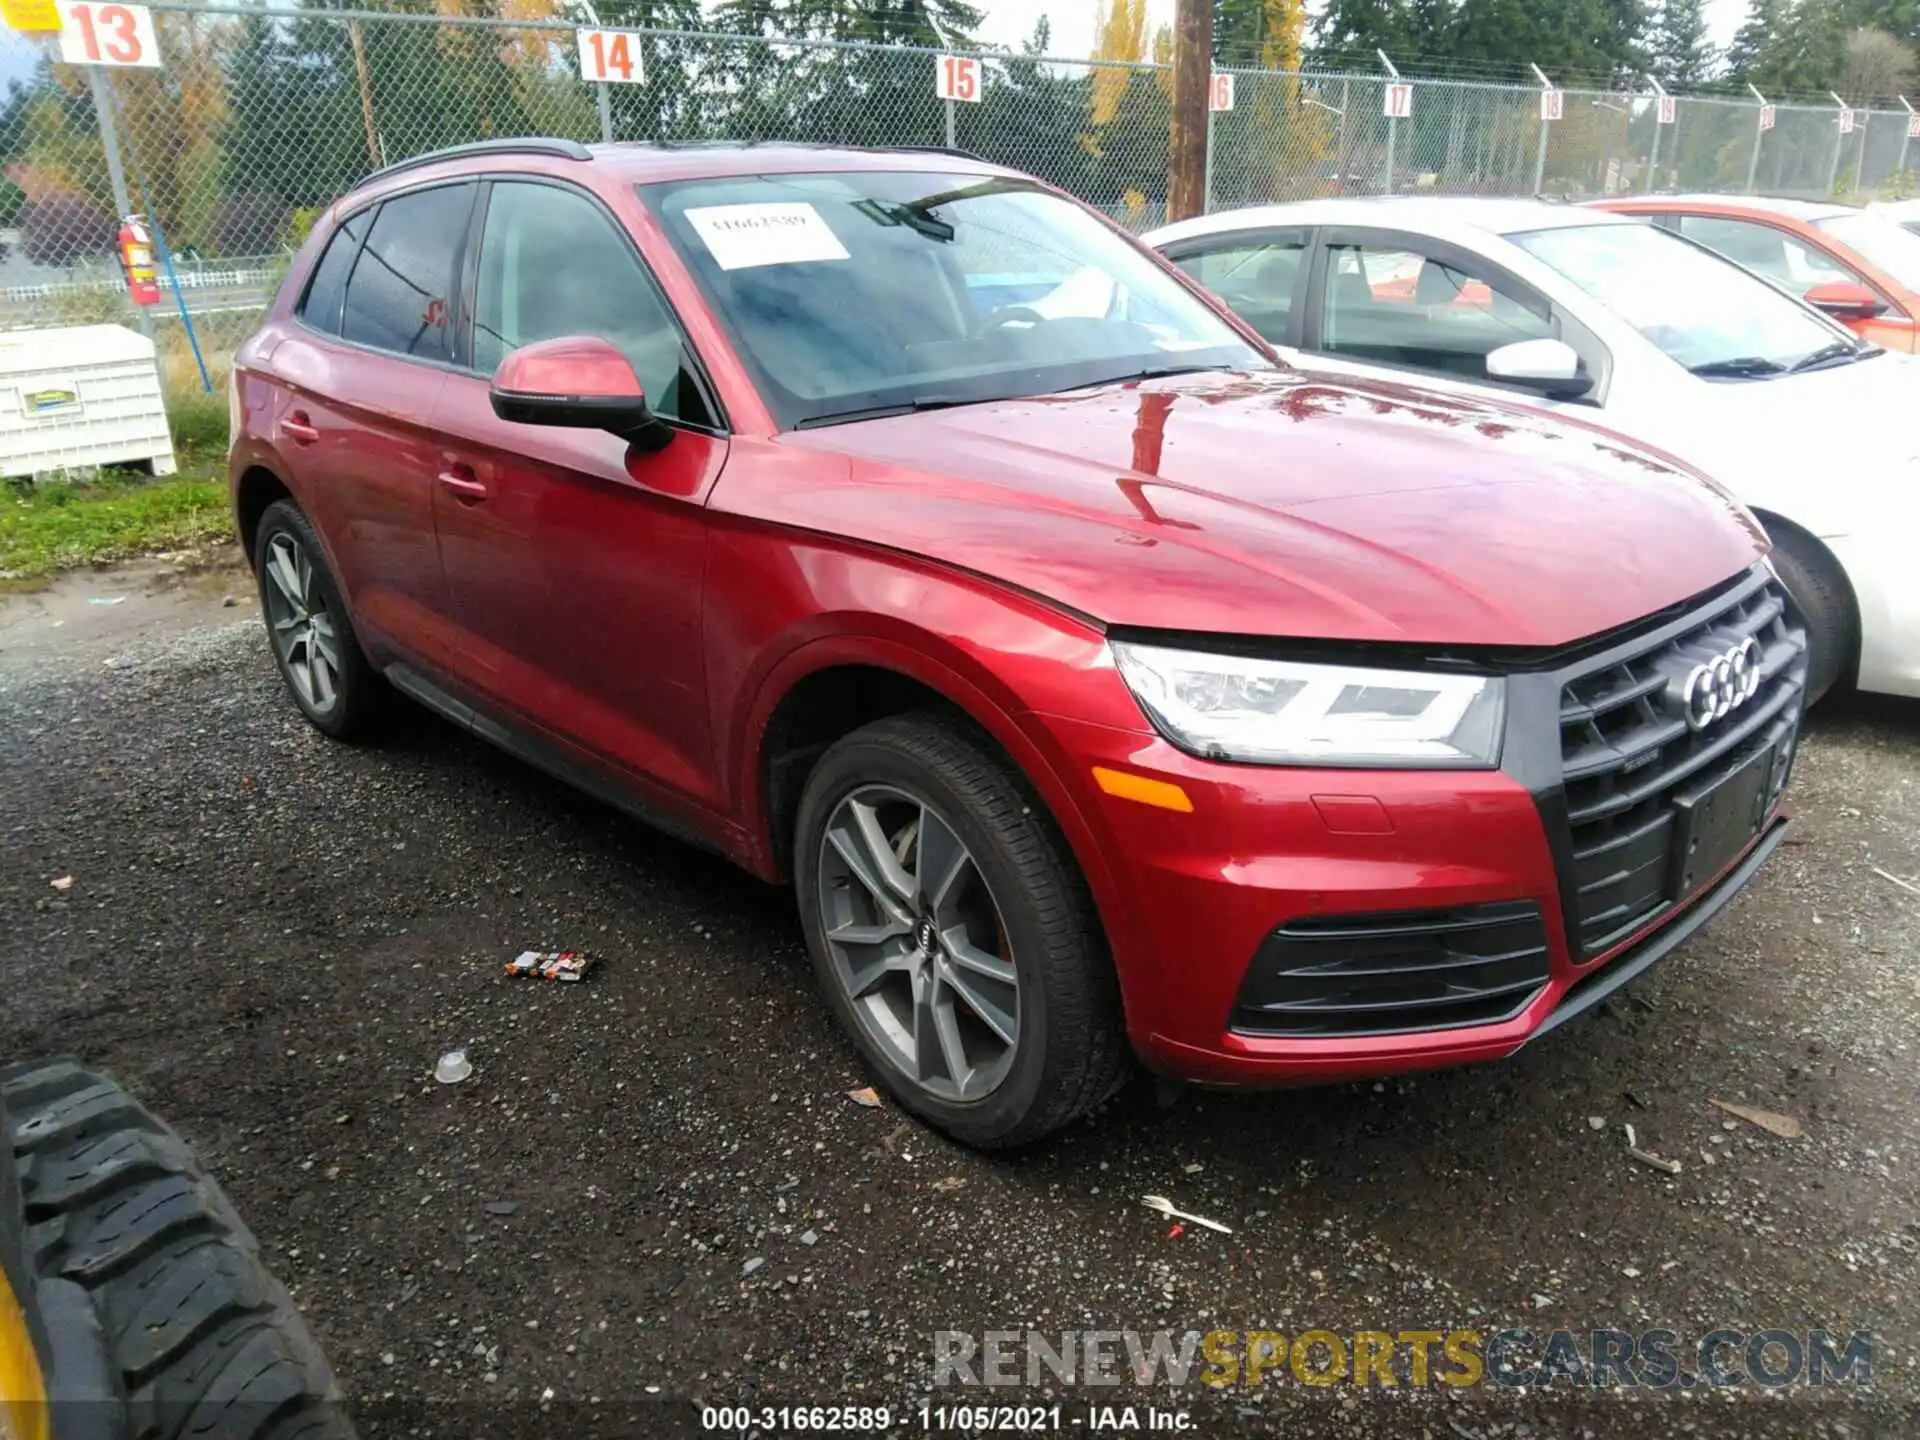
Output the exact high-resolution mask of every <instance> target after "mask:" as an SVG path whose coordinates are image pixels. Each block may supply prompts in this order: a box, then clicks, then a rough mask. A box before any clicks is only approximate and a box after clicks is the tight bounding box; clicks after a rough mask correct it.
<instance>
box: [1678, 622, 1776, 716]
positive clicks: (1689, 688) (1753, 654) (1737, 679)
mask: <svg viewBox="0 0 1920 1440" xmlns="http://www.w3.org/2000/svg"><path fill="white" fill-rule="evenodd" d="M1759 688H1760V642H1759V641H1758V640H1755V639H1754V638H1753V637H1752V636H1751V635H1749V636H1748V637H1747V638H1746V639H1744V640H1742V641H1741V642H1740V643H1739V644H1738V645H1735V646H1733V647H1732V648H1731V649H1729V650H1726V651H1725V652H1723V653H1722V654H1719V655H1716V656H1714V657H1713V658H1712V659H1711V660H1704V661H1702V662H1701V663H1700V664H1698V665H1696V666H1694V667H1693V669H1692V670H1691V671H1689V672H1688V674H1687V679H1686V683H1685V685H1683V686H1682V687H1681V691H1680V703H1681V706H1682V708H1683V709H1684V711H1685V713H1686V717H1687V728H1688V729H1689V730H1704V729H1706V728H1707V726H1709V725H1711V724H1713V722H1714V721H1716V720H1721V719H1724V718H1725V717H1726V716H1727V714H1728V713H1729V712H1731V711H1732V710H1734V709H1735V708H1736V707H1738V706H1741V705H1744V704H1746V703H1747V701H1749V700H1751V699H1752V698H1753V696H1754V692H1755V691H1757V690H1758V689H1759Z"/></svg>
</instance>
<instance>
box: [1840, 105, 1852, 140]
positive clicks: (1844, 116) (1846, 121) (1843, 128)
mask: <svg viewBox="0 0 1920 1440" xmlns="http://www.w3.org/2000/svg"><path fill="white" fill-rule="evenodd" d="M1840 133H1841V134H1842V135H1851V134H1852V133H1853V111H1851V110H1842V111H1841V112H1840Z"/></svg>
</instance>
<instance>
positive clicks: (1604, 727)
mask: <svg viewBox="0 0 1920 1440" xmlns="http://www.w3.org/2000/svg"><path fill="white" fill-rule="evenodd" d="M1749 636H1751V637H1752V638H1753V639H1754V640H1756V641H1757V642H1758V644H1759V647H1760V651H1761V661H1760V683H1759V688H1758V689H1757V690H1756V691H1755V692H1754V694H1753V695H1752V696H1751V698H1749V699H1747V700H1746V701H1745V702H1744V703H1742V704H1740V705H1738V706H1736V707H1735V708H1734V709H1733V710H1732V711H1731V712H1729V713H1728V714H1727V715H1725V716H1724V717H1723V718H1721V719H1718V720H1715V721H1712V722H1710V723H1709V724H1707V725H1706V726H1705V727H1704V728H1703V729H1700V730H1694V729H1692V728H1690V727H1689V725H1688V723H1687V720H1686V716H1685V715H1684V713H1683V712H1682V710H1681V709H1680V707H1679V706H1678V704H1677V703H1676V700H1675V698H1674V692H1675V691H1676V690H1677V689H1678V685H1677V683H1676V680H1675V677H1676V676H1684V675H1685V674H1686V673H1687V672H1688V671H1689V670H1690V669H1691V668H1692V667H1693V666H1694V665H1695V664H1697V663H1699V662H1700V661H1701V660H1703V659H1705V658H1707V657H1710V656H1712V655H1716V654H1720V653H1724V652H1725V651H1727V650H1728V649H1729V648H1731V647H1733V646H1737V645H1739V644H1740V643H1741V642H1742V641H1743V640H1745V639H1746V638H1748V637H1749ZM1623 648H1624V650H1625V653H1624V654H1623V653H1622V649H1623ZM1806 676H1807V640H1806V632H1805V630H1803V629H1802V628H1801V627H1800V625H1799V624H1798V622H1797V620H1796V618H1795V617H1794V616H1793V614H1792V613H1791V611H1790V609H1789V607H1788V602H1787V597H1786V592H1785V591H1784V590H1783V589H1782V588H1781V587H1780V585H1779V584H1778V582H1776V581H1774V580H1772V579H1770V578H1769V579H1764V580H1762V579H1760V578H1758V577H1756V579H1755V580H1754V581H1753V582H1752V583H1748V584H1743V585H1741V586H1739V587H1736V588H1735V589H1734V590H1733V592H1732V593H1730V594H1727V595H1723V596H1721V597H1720V598H1718V599H1716V600H1714V601H1712V602H1710V603H1709V604H1707V605H1706V606H1704V607H1702V609H1701V610H1700V611H1699V612H1698V613H1697V614H1696V615H1694V616H1690V617H1688V618H1687V620H1686V622H1685V623H1684V625H1682V626H1680V627H1679V628H1678V629H1677V631H1676V628H1675V627H1674V626H1671V625H1667V626H1662V627H1661V628H1660V629H1659V630H1657V631H1656V632H1654V634H1653V635H1652V636H1650V637H1649V638H1648V640H1647V642H1646V644H1645V645H1644V647H1641V648H1635V647H1633V646H1632V644H1631V643H1629V644H1628V645H1627V646H1625V647H1615V648H1614V649H1612V650H1610V651H1609V652H1608V653H1607V654H1606V655H1605V656H1603V657H1601V658H1600V659H1598V660H1596V661H1592V662H1589V667H1588V668H1586V669H1583V670H1581V671H1579V672H1578V673H1575V674H1574V675H1572V676H1570V677H1567V678H1566V679H1565V682H1564V684H1563V685H1562V687H1561V691H1560V755H1561V774H1562V783H1563V787H1564V794H1565V802H1566V824H1567V830H1568V841H1569V850H1568V854H1569V863H1568V865H1567V866H1566V867H1564V869H1563V876H1562V879H1563V885H1562V892H1563V893H1562V904H1563V907H1564V908H1565V910H1566V912H1567V930H1568V940H1569V942H1570V943H1571V945H1572V948H1573V953H1574V958H1575V959H1576V960H1579V959H1584V958H1586V957H1588V956H1592V955H1595V954H1598V953H1599V952H1601V951H1603V950H1605V949H1607V948H1608V947H1609V946H1610V945H1613V944H1615V943H1617V942H1618V941H1620V940H1622V939H1624V938H1626V936H1627V935H1629V934H1630V933H1631V932H1632V931H1633V930H1635V929H1636V928H1638V927H1639V926H1642V925H1645V924H1646V923H1648V922H1649V921H1651V920H1653V919H1655V918H1657V917H1658V916H1659V915H1660V914H1661V913H1662V912H1663V911H1664V910H1666V909H1667V908H1668V907H1669V906H1671V905H1673V904H1675V903H1676V902H1678V901H1680V900H1683V899H1685V898H1686V897H1687V895H1688V894H1690V893H1691V892H1692V891H1694V890H1696V889H1698V888H1699V887H1700V886H1701V885H1703V884H1705V883H1706V882H1707V881H1708V880H1710V879H1712V876H1711V875H1707V874H1699V873H1697V870H1696V869H1695V868H1691V864H1690V857H1688V856H1676V855H1675V853H1674V851H1675V845H1676V842H1677V839H1678V836H1679V834H1680V830H1681V811H1680V807H1681V806H1685V805H1690V804H1692V803H1693V799H1694V797H1695V796H1697V795H1699V794H1700V793H1701V792H1702V791H1703V790H1705V788H1706V787H1707V786H1708V785H1709V784H1711V783H1712V782H1713V781H1714V780H1717V779H1720V778H1721V777H1724V776H1732V775H1735V774H1736V773H1737V772H1738V771H1740V770H1741V769H1742V768H1743V767H1745V766H1747V765H1748V764H1763V763H1765V762H1763V761H1760V760H1758V759H1757V758H1756V757H1758V756H1760V755H1761V754H1763V753H1764V752H1767V751H1769V750H1771V751H1772V754H1773V761H1772V768H1771V772H1770V774H1769V775H1768V776H1767V777H1765V779H1764V782H1763V783H1762V785H1761V789H1762V793H1763V795H1764V806H1763V807H1762V808H1763V809H1764V810H1766V811H1771V809H1772V808H1773V806H1774V805H1775V804H1776V803H1777V802H1778V801H1779V798H1780V795H1781V792H1782V791H1783V790H1784V789H1785V787H1786V780H1787V772H1788V770H1789V768H1790V766H1791V762H1792V757H1793V741H1794V735H1795V732H1796V729H1797V726H1798V724H1799V718H1800V705H1801V695H1802V692H1803V691H1804V689H1805V686H1806ZM1727 858H1729V859H1730V858H1731V857H1727Z"/></svg>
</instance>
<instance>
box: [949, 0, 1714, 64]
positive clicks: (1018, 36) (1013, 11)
mask: <svg viewBox="0 0 1920 1440" xmlns="http://www.w3.org/2000/svg"><path fill="white" fill-rule="evenodd" d="M976 3H979V0H976ZM1548 3H1551V0H1548ZM983 8H984V9H985V10H986V12H987V18H986V20H985V22H984V23H983V24H982V25H981V27H980V34H981V37H982V38H983V39H986V40H991V41H993V42H994V43H995V44H999V45H1008V46H1013V45H1018V44H1019V43H1020V42H1021V41H1022V40H1025V39H1026V38H1027V37H1028V36H1029V35H1031V34H1032V33H1033V25H1034V22H1035V21H1036V20H1038V19H1039V18H1040V17H1041V16H1042V15H1046V16H1047V17H1049V18H1050V19H1051V20H1052V21H1053V45H1052V47H1051V48H1052V50H1053V53H1054V54H1056V55H1064V56H1070V57H1071V56H1081V55H1090V54H1092V53H1093V35H1094V29H1095V27H1096V25H1097V23H1098V17H1099V12H1100V9H1101V0H1040V3H1038V4H1036V3H1034V0H1024V3H1023V0H984V4H983ZM1307 8H1308V9H1309V10H1312V11H1318V10H1319V9H1320V6H1319V4H1317V3H1312V0H1310V3H1309V4H1308V7H1307ZM1173 12H1174V0H1147V33H1148V34H1149V35H1151V34H1152V33H1153V32H1154V31H1155V30H1156V29H1158V28H1159V27H1160V26H1162V25H1171V24H1172V23H1173ZM1746 13H1747V0H1707V23H1708V25H1709V27H1710V34H1711V37H1712V40H1713V43H1714V44H1715V45H1719V46H1722V47H1724V46H1725V45H1726V44H1727V43H1728V42H1729V41H1731V40H1732V39H1733V32H1734V31H1736V30H1738V29H1739V28H1740V22H1741V21H1742V20H1743V19H1745V18H1746Z"/></svg>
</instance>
